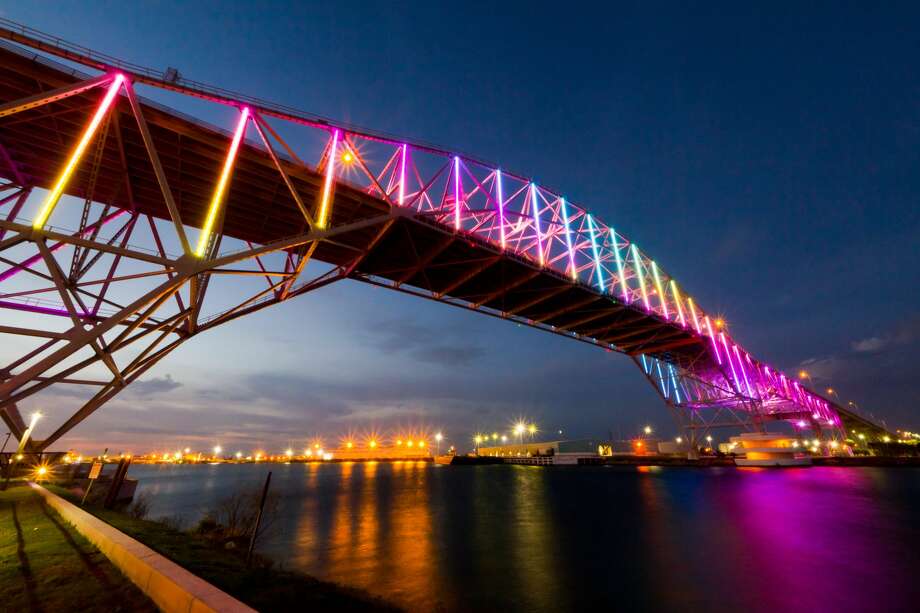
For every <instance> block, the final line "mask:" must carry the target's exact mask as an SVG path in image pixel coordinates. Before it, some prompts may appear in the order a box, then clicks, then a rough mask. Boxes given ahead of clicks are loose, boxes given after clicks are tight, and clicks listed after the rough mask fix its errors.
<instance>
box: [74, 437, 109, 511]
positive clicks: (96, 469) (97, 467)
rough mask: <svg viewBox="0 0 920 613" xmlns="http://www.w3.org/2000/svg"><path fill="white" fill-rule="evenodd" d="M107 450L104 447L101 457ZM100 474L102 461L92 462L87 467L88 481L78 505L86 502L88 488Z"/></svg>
mask: <svg viewBox="0 0 920 613" xmlns="http://www.w3.org/2000/svg"><path fill="white" fill-rule="evenodd" d="M108 452H109V448H108V447H106V448H105V451H103V452H102V457H103V458H105V454H107V453H108ZM101 474H102V462H93V465H92V466H90V469H89V483H87V484H86V491H85V492H83V500H81V501H80V506H81V507H82V506H83V505H84V504H86V497H87V496H89V490H90V489H91V488H92V487H93V483H95V482H96V479H98V478H99V475H101Z"/></svg>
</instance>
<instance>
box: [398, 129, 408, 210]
mask: <svg viewBox="0 0 920 613" xmlns="http://www.w3.org/2000/svg"><path fill="white" fill-rule="evenodd" d="M408 150H409V145H407V144H406V143H403V146H402V163H401V164H400V165H399V206H402V205H403V203H404V202H405V200H406V154H407V153H408Z"/></svg>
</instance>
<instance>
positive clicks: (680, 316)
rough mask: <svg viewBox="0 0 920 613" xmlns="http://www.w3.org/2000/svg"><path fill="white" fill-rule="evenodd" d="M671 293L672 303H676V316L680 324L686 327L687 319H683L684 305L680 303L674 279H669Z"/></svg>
mask: <svg viewBox="0 0 920 613" xmlns="http://www.w3.org/2000/svg"><path fill="white" fill-rule="evenodd" d="M671 295H672V296H674V304H676V305H677V318H678V319H679V320H680V325H681V326H682V327H684V328H686V327H687V321H686V320H685V319H684V307H682V306H681V305H680V292H678V291H677V282H676V281H675V280H674V279H671Z"/></svg>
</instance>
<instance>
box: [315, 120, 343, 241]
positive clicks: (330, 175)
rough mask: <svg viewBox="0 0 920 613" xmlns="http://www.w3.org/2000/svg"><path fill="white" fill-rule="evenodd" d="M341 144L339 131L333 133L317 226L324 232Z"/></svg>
mask: <svg viewBox="0 0 920 613" xmlns="http://www.w3.org/2000/svg"><path fill="white" fill-rule="evenodd" d="M338 144H339V131H338V130H333V131H332V145H330V146H329V155H328V156H327V158H326V180H325V181H324V182H323V197H322V200H320V204H319V215H317V217H316V226H317V227H318V228H319V229H320V230H323V229H325V228H326V221H327V217H328V216H329V205H330V201H331V200H332V186H333V184H334V182H335V150H336V148H337V147H338Z"/></svg>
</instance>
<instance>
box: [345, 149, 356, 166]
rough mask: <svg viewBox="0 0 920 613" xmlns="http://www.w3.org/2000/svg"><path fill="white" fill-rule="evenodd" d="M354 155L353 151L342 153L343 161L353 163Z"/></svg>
mask: <svg viewBox="0 0 920 613" xmlns="http://www.w3.org/2000/svg"><path fill="white" fill-rule="evenodd" d="M354 159H355V158H354V156H353V155H352V154H351V151H346V152H345V153H343V154H342V161H343V162H345V163H346V164H351V163H352V162H353V161H354Z"/></svg>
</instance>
